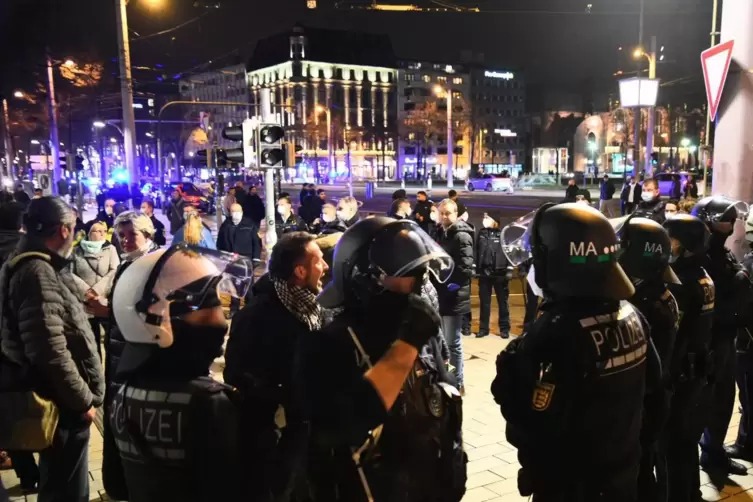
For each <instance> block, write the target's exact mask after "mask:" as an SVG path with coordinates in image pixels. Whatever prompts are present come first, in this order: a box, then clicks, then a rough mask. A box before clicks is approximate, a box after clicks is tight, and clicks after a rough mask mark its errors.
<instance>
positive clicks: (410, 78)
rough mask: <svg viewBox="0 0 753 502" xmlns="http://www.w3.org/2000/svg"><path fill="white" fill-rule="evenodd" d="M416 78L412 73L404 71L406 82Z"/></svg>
mask: <svg viewBox="0 0 753 502" xmlns="http://www.w3.org/2000/svg"><path fill="white" fill-rule="evenodd" d="M415 79H416V76H415V75H414V74H412V73H406V74H405V81H406V82H413V81H414V80H415Z"/></svg>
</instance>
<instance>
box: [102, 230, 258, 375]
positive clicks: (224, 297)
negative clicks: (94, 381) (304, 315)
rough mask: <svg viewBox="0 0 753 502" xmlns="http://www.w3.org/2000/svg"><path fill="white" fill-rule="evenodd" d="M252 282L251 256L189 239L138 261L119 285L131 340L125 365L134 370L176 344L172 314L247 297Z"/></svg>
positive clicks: (123, 326)
mask: <svg viewBox="0 0 753 502" xmlns="http://www.w3.org/2000/svg"><path fill="white" fill-rule="evenodd" d="M252 282H253V263H252V261H251V260H250V259H248V258H246V257H242V256H239V255H236V254H231V253H224V252H221V251H214V250H209V249H205V248H200V247H196V246H190V245H188V244H185V243H182V244H179V245H176V246H173V247H170V248H168V249H166V250H158V251H155V252H153V253H150V254H147V255H145V256H143V257H141V258H139V259H137V260H136V261H134V262H133V263H132V264H131V265H130V266H129V267H128V268H127V269H126V270H125V272H123V275H122V276H121V278H120V280H119V281H118V283H117V285H116V287H115V290H114V291H113V314H114V316H115V320H116V322H117V323H118V326H119V327H120V330H121V332H122V333H123V336H124V338H125V339H126V341H127V342H129V343H128V344H126V347H125V349H124V352H123V356H122V357H121V366H120V367H119V371H125V372H127V371H132V370H133V369H136V368H138V367H140V366H141V365H142V364H144V363H145V362H146V361H147V360H148V359H150V357H151V356H152V354H153V352H154V349H156V348H163V349H165V348H168V347H170V346H172V345H173V343H174V342H175V337H174V332H173V329H172V325H171V320H172V319H180V318H181V317H182V316H185V315H186V314H188V313H190V312H195V311H197V310H202V309H208V308H215V307H218V306H221V305H222V304H223V303H224V302H225V301H229V299H230V298H231V297H235V298H243V297H244V296H245V295H246V293H247V292H248V289H249V287H250V286H251V284H252Z"/></svg>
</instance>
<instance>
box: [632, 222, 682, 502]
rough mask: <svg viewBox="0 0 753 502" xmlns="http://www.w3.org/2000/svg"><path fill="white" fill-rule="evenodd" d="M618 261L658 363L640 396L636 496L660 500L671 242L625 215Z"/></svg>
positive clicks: (670, 342) (671, 320)
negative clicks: (646, 327) (626, 219)
mask: <svg viewBox="0 0 753 502" xmlns="http://www.w3.org/2000/svg"><path fill="white" fill-rule="evenodd" d="M620 236H621V239H620V253H621V254H620V257H619V263H620V266H621V267H622V268H623V270H624V271H625V274H627V276H628V277H629V278H630V280H631V282H632V283H633V286H634V287H635V294H634V295H633V297H632V298H631V299H630V303H632V304H633V305H634V306H635V307H637V308H638V311H639V312H640V313H641V314H642V315H643V317H644V318H645V321H646V322H647V323H648V327H649V328H650V330H649V333H648V334H649V338H648V343H649V350H651V351H656V353H657V359H649V361H659V362H660V363H661V367H660V368H659V367H657V368H648V373H647V375H646V398H645V400H644V403H643V410H644V413H643V426H642V427H641V463H640V470H639V473H638V500H648V501H651V500H663V497H662V496H660V493H661V492H663V491H664V490H665V489H666V486H667V480H666V475H667V472H666V460H665V452H664V451H663V450H662V449H661V448H660V443H659V441H660V439H661V435H662V432H663V430H664V425H665V422H666V420H667V417H668V415H669V397H670V396H671V395H672V386H671V385H670V384H669V381H670V368H671V367H672V363H673V361H672V355H673V352H674V345H675V337H676V333H677V326H678V323H679V321H680V317H679V308H678V306H677V301H676V300H675V297H674V296H673V295H672V293H671V292H670V291H669V289H668V285H672V286H676V285H679V284H680V281H679V279H678V278H677V276H676V275H675V273H674V272H673V271H672V268H671V267H670V266H669V260H670V257H671V256H672V242H671V240H670V238H669V235H668V234H667V231H666V230H664V228H662V226H661V225H659V224H658V223H656V222H655V221H652V220H649V219H646V218H630V219H628V221H627V222H626V223H625V225H624V226H623V227H622V229H621V230H620Z"/></svg>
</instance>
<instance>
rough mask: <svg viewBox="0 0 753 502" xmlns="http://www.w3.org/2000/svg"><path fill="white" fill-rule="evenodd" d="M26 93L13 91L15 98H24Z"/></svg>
mask: <svg viewBox="0 0 753 502" xmlns="http://www.w3.org/2000/svg"><path fill="white" fill-rule="evenodd" d="M25 96H26V94H24V93H23V91H16V92H14V93H13V97H14V98H16V99H24V97H25Z"/></svg>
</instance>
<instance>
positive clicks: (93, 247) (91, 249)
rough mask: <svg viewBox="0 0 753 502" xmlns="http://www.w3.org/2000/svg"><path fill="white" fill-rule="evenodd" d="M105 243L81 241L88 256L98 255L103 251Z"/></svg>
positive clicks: (82, 247)
mask: <svg viewBox="0 0 753 502" xmlns="http://www.w3.org/2000/svg"><path fill="white" fill-rule="evenodd" d="M104 245H105V241H81V249H83V250H84V252H85V253H87V254H96V253H99V252H100V251H101V250H102V246H104Z"/></svg>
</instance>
